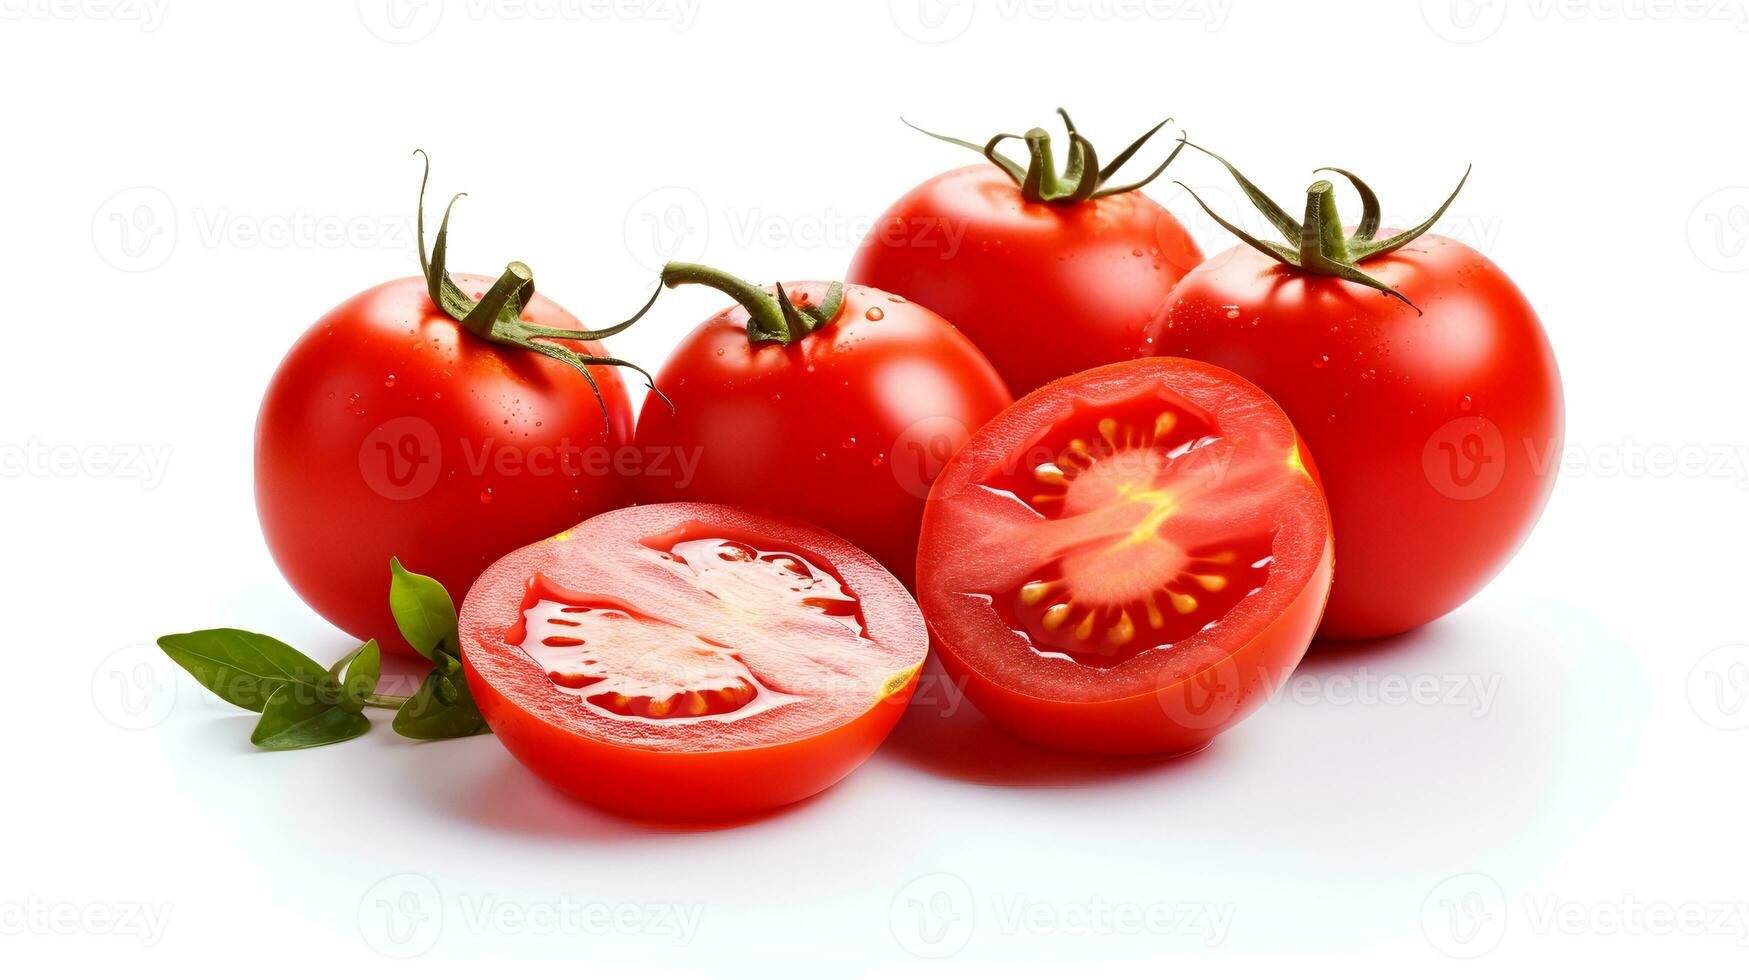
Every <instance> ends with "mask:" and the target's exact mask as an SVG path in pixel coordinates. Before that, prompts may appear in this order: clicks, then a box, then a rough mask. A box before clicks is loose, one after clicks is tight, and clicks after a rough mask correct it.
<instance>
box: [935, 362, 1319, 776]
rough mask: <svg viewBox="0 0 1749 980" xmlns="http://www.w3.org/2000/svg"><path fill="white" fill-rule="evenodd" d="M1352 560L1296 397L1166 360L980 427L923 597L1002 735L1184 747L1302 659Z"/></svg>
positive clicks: (1089, 746) (963, 677)
mask: <svg viewBox="0 0 1749 980" xmlns="http://www.w3.org/2000/svg"><path fill="white" fill-rule="evenodd" d="M1331 550H1332V549H1331V534H1330V521H1329V516H1328V513H1327V511H1326V508H1325V504H1324V498H1323V494H1322V492H1321V491H1320V490H1319V488H1318V485H1317V481H1316V478H1315V477H1314V476H1313V475H1312V473H1311V472H1310V470H1309V468H1308V463H1307V460H1306V457H1305V455H1304V447H1303V446H1302V445H1301V444H1300V442H1299V440H1298V437H1297V436H1296V434H1295V432H1294V429H1293V426H1292V425H1291V424H1290V423H1289V422H1288V419H1287V416H1286V415H1285V414H1284V413H1283V412H1282V411H1281V409H1280V408H1278V407H1277V406H1276V405H1275V403H1274V402H1272V401H1270V400H1269V398H1268V396H1266V395H1264V394H1263V393H1262V392H1261V391H1259V390H1258V389H1257V388H1256V387H1255V386H1253V385H1251V384H1250V383H1249V382H1246V381H1245V380H1243V379H1241V378H1239V377H1238V376H1237V375H1234V374H1232V373H1231V372H1228V371H1226V370H1224V369H1221V368H1217V367H1213V366H1211V365H1207V364H1201V363H1198V362H1195V361H1188V360H1181V359H1177V358H1148V359H1143V360H1137V361H1130V362H1126V363H1122V364H1114V365H1109V366H1107V367H1102V368H1095V369H1093V370H1090V371H1084V372H1082V373H1080V374H1077V375H1072V376H1070V377H1068V378H1064V379H1062V380H1060V381H1057V382H1054V383H1052V384H1050V385H1048V386H1046V387H1044V388H1042V389H1040V390H1038V391H1036V392H1034V393H1033V394H1031V395H1028V396H1027V397H1025V398H1023V399H1021V400H1020V401H1018V402H1016V403H1015V404H1014V405H1013V406H1012V407H1011V408H1009V409H1008V410H1006V411H1004V412H1003V413H1002V414H1001V415H999V416H997V417H996V419H995V420H994V421H992V422H991V423H990V424H989V425H987V426H986V427H985V428H984V429H983V430H981V431H979V432H978V433H977V434H976V435H975V436H974V437H973V438H972V440H971V442H970V443H968V444H967V446H966V448H965V449H964V450H962V451H961V453H960V454H959V456H957V457H956V458H955V459H954V461H953V462H952V463H951V464H950V465H949V466H948V468H947V469H946V470H945V471H944V472H943V473H942V475H941V477H940V479H939V480H938V481H937V482H936V485H935V489H934V491H933V492H932V493H931V495H930V499H929V505H928V508H927V509H926V511H925V514H924V523H923V535H922V544H921V547H920V550H919V557H918V563H919V583H918V589H919V590H918V595H919V598H920V601H921V602H922V604H923V608H924V612H925V614H926V616H927V618H928V621H929V626H930V632H931V635H932V637H933V639H934V640H935V644H936V649H937V650H938V651H939V653H940V655H941V658H942V662H943V664H944V665H945V666H946V667H947V668H948V670H949V672H950V673H951V674H952V675H953V676H954V677H955V678H956V679H957V680H960V681H962V682H964V683H965V685H966V693H967V695H968V697H970V698H971V700H972V702H973V703H974V704H976V705H977V706H978V707H979V708H980V709H981V710H982V711H983V712H984V713H985V714H986V715H988V716H989V717H990V718H991V720H993V721H995V722H996V723H997V724H999V725H1001V726H1002V727H1004V728H1007V729H1008V730H1010V731H1012V732H1013V733H1015V734H1017V735H1020V736H1022V737H1024V738H1027V739H1029V740H1032V741H1035V742H1039V743H1041V744H1044V745H1048V746H1052V747H1057V748H1064V749H1070V750H1075V751H1088V752H1101V753H1114V754H1130V753H1171V752H1183V751H1187V750H1189V749H1193V748H1196V747H1198V746H1201V745H1203V744H1205V743H1206V742H1207V741H1208V740H1209V739H1211V738H1212V737H1214V735H1215V734H1217V733H1218V732H1220V731H1222V730H1224V729H1225V728H1227V727H1229V726H1230V725H1232V724H1234V723H1235V722H1237V721H1238V720H1239V719H1240V718H1241V717H1243V716H1244V715H1245V714H1246V713H1248V712H1249V711H1250V710H1252V709H1253V708H1255V707H1256V706H1257V705H1258V704H1259V703H1261V702H1262V700H1263V699H1264V698H1265V697H1267V695H1268V694H1269V692H1270V691H1271V690H1273V689H1274V687H1275V686H1276V685H1277V684H1279V683H1280V681H1281V680H1282V679H1283V678H1284V677H1285V676H1286V675H1287V673H1288V672H1290V671H1291V670H1292V669H1293V667H1294V665H1295V664H1297V663H1298V662H1299V659H1300V657H1301V655H1302V654H1303V653H1304V652H1305V649H1306V646H1307V645H1308V643H1309V642H1310V640H1311V638H1312V634H1313V632H1314V631H1315V629H1316V627H1317V622H1318V616H1319V613H1320V612H1321V611H1322V609H1323V605H1324V600H1325V598H1326V596H1327V595H1328V592H1329V586H1330V574H1331Z"/></svg>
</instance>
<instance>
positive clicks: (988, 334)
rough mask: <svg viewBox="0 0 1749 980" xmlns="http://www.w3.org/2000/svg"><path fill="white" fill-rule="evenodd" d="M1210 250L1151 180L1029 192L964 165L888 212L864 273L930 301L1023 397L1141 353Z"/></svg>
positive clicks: (867, 248) (993, 171) (874, 233)
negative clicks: (1061, 194) (1165, 304)
mask: <svg viewBox="0 0 1749 980" xmlns="http://www.w3.org/2000/svg"><path fill="white" fill-rule="evenodd" d="M1202 257H1203V256H1202V251H1201V250H1200V249H1198V248H1197V246H1196V243H1195V242H1194V241H1192V240H1191V238H1190V235H1189V234H1188V233H1187V232H1186V231H1185V229H1184V226H1183V225H1181V224H1179V223H1178V219H1176V218H1174V217H1173V216H1172V215H1171V214H1170V213H1169V212H1168V211H1167V210H1166V209H1165V208H1163V207H1161V206H1160V205H1158V204H1156V203H1154V201H1153V200H1152V199H1150V198H1148V197H1147V196H1145V195H1143V194H1142V193H1141V192H1139V191H1131V192H1128V193H1124V194H1114V195H1112V196H1111V197H1105V198H1099V199H1097V200H1091V201H1085V202H1082V203H1080V204H1066V205H1056V204H1029V203H1027V202H1026V200H1025V199H1024V198H1022V197H1021V196H1020V189H1019V187H1018V186H1017V185H1016V184H1015V183H1014V181H1013V180H1011V179H1010V178H1009V177H1008V175H1007V174H1005V173H1003V172H1002V171H1001V170H999V169H997V168H996V167H995V166H992V165H990V164H987V163H984V164H977V165H975V166H970V167H963V168H961V169H958V170H951V171H948V172H947V173H944V174H941V175H940V176H938V177H935V178H933V179H931V180H928V181H925V182H924V183H923V184H921V185H919V186H917V187H916V188H914V189H913V190H911V191H910V192H909V193H907V194H906V195H905V196H904V197H901V198H900V199H899V200H898V201H897V202H896V203H894V204H893V206H892V207H890V208H888V209H887V211H886V213H885V214H883V215H881V217H880V220H878V221H877V222H876V223H875V225H874V228H873V230H871V231H870V233H869V236H868V238H867V240H865V241H864V242H863V244H862V247H861V248H860V249H859V250H858V251H857V253H856V258H855V259H854V261H852V262H851V265H850V278H851V279H852V280H854V281H856V282H865V283H869V284H870V285H873V286H878V287H879V288H881V289H890V290H892V291H893V292H896V293H898V294H899V295H901V296H904V297H906V298H908V299H911V300H913V301H915V302H918V303H922V304H923V305H924V306H927V307H929V308H930V309H932V310H934V311H935V312H937V313H939V314H941V315H942V316H943V317H946V318H947V320H948V321H949V322H950V323H952V324H953V325H954V326H956V327H958V328H959V329H960V330H961V331H962V332H964V333H965V335H966V336H968V337H970V338H972V342H973V343H975V344H977V345H978V348H979V349H980V350H982V351H983V352H984V354H985V355H986V356H988V357H989V358H990V362H991V363H992V364H994V365H996V370H997V371H998V372H999V373H1001V375H1002V377H1003V379H1004V380H1005V381H1007V382H1008V388H1009V390H1010V391H1012V392H1013V393H1014V396H1015V397H1016V398H1018V397H1020V396H1021V395H1024V394H1026V393H1027V392H1029V391H1031V390H1033V389H1034V388H1037V387H1038V386H1039V385H1042V384H1044V383H1045V382H1047V381H1051V380H1054V379H1056V378H1060V377H1063V376H1064V375H1067V374H1073V373H1075V372H1076V371H1081V370H1084V369H1086V368H1090V367H1095V366H1097V365H1100V364H1110V363H1112V362H1113V361H1123V360H1128V359H1130V358H1132V357H1139V356H1141V355H1142V354H1143V353H1144V351H1145V348H1144V346H1143V341H1144V334H1145V330H1146V328H1147V326H1148V321H1149V318H1150V317H1151V316H1152V315H1153V313H1154V311H1155V310H1157V309H1158V308H1159V306H1160V303H1161V302H1162V301H1164V300H1165V298H1166V295H1167V294H1168V293H1169V292H1171V291H1172V287H1173V286H1175V285H1176V284H1177V283H1178V281H1179V279H1180V278H1182V277H1183V276H1184V274H1185V273H1186V272H1188V271H1189V270H1190V269H1192V268H1194V267H1195V266H1196V265H1197V263H1199V262H1201V261H1202Z"/></svg>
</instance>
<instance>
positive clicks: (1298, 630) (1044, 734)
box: [917, 358, 1333, 756]
mask: <svg viewBox="0 0 1749 980" xmlns="http://www.w3.org/2000/svg"><path fill="white" fill-rule="evenodd" d="M1160 378H1166V379H1168V381H1169V385H1170V386H1171V387H1172V388H1173V389H1174V390H1176V391H1179V392H1183V393H1186V394H1189V395H1191V396H1192V397H1191V398H1190V399H1189V400H1190V401H1192V402H1196V403H1199V404H1202V405H1208V404H1213V403H1215V402H1217V401H1219V400H1221V399H1223V398H1230V397H1231V395H1232V393H1233V392H1235V391H1237V392H1239V399H1238V400H1239V401H1240V402H1242V407H1240V408H1239V409H1238V410H1236V411H1232V412H1230V413H1229V416H1230V421H1232V423H1233V425H1234V426H1241V425H1243V426H1247V427H1253V428H1254V429H1256V430H1261V429H1262V427H1263V426H1269V427H1270V430H1271V431H1274V432H1277V433H1279V434H1280V436H1281V442H1283V443H1285V444H1286V445H1288V446H1291V447H1293V448H1294V450H1295V458H1296V459H1297V460H1298V463H1299V468H1298V470H1297V475H1292V474H1290V475H1289V476H1288V477H1287V478H1286V479H1285V480H1284V483H1283V485H1282V486H1281V487H1280V488H1278V491H1277V492H1278V494H1279V499H1280V500H1282V501H1284V503H1283V504H1282V505H1281V510H1280V513H1281V515H1282V516H1283V518H1290V517H1292V516H1293V515H1297V516H1298V518H1299V519H1298V520H1286V521H1285V522H1284V523H1286V524H1287V526H1284V527H1283V528H1281V529H1280V530H1279V531H1278V539H1277V544H1278V553H1277V564H1276V567H1275V570H1274V571H1273V572H1272V573H1271V575H1272V582H1271V584H1270V586H1269V592H1270V596H1269V598H1268V600H1267V602H1264V601H1262V600H1259V602H1258V603H1257V604H1253V605H1249V606H1248V605H1241V606H1238V607H1235V608H1234V609H1233V610H1231V611H1230V612H1229V613H1228V614H1227V615H1226V616H1224V617H1223V618H1222V620H1221V621H1220V622H1219V623H1218V624H1217V625H1215V626H1213V627H1211V628H1210V629H1208V630H1206V631H1204V632H1203V633H1202V634H1199V636H1198V637H1197V638H1196V639H1195V640H1187V641H1184V642H1183V643H1181V644H1179V645H1178V646H1177V647H1175V648H1174V649H1173V650H1172V651H1170V652H1163V651H1153V652H1149V653H1144V654H1142V655H1140V656H1138V657H1136V658H1135V659H1134V660H1132V661H1130V662H1129V663H1126V664H1124V665H1123V666H1122V667H1121V668H1118V670H1122V671H1132V670H1134V673H1132V674H1130V675H1129V676H1128V677H1126V678H1125V679H1124V680H1123V681H1121V682H1116V683H1115V684H1107V686H1108V687H1112V686H1115V687H1116V688H1118V689H1116V690H1104V691H1100V692H1098V693H1097V694H1093V695H1090V694H1089V693H1088V692H1087V691H1086V690H1083V689H1080V686H1081V684H1083V683H1090V682H1087V681H1086V678H1087V677H1088V676H1089V673H1088V672H1091V671H1095V668H1090V667H1083V666H1079V665H1070V664H1067V663H1064V662H1062V661H1059V660H1050V661H1047V660H1045V659H1044V658H1042V657H1039V656H1038V655H1037V654H1036V653H1034V652H1032V651H1031V650H1029V649H1025V648H1023V646H1022V644H1023V643H1024V641H1017V640H1016V639H1015V638H1014V637H1013V636H1012V634H1011V631H1010V630H1009V628H1008V627H1007V626H1006V625H1005V624H1002V623H1001V622H1000V621H999V620H997V619H996V617H995V616H994V615H993V614H991V613H990V612H989V608H988V601H987V600H984V599H980V598H979V597H976V596H975V595H972V594H969V592H968V590H967V589H966V588H965V584H966V582H965V581H964V580H963V579H962V578H961V576H960V575H959V572H960V570H961V569H963V567H964V564H965V562H967V561H968V560H971V561H977V560H978V559H977V558H976V557H975V555H976V552H977V546H976V543H975V542H974V541H972V540H969V539H968V536H971V537H975V536H978V535H981V534H983V533H985V528H986V527H988V526H991V525H994V524H995V523H996V522H997V519H996V518H995V517H994V516H993V515H992V516H991V517H990V518H989V519H988V520H986V521H984V522H982V523H979V524H972V523H968V522H963V521H960V522H955V521H953V520H951V519H950V518H949V516H948V503H947V502H948V501H949V499H950V498H953V497H955V496H956V495H958V494H960V493H962V492H964V491H965V490H967V489H968V488H969V487H971V486H972V485H973V484H975V483H977V482H978V481H979V478H980V474H981V473H983V472H984V471H986V470H989V469H991V468H992V467H997V468H1000V469H1007V468H1009V465H1010V464H1008V463H1006V462H1003V461H1004V460H1005V459H1007V458H1009V456H1010V454H1013V453H1017V452H1021V451H1024V449H1025V447H1026V440H1027V439H1029V438H1030V437H1032V436H1034V435H1035V434H1036V433H1037V432H1038V431H1039V430H1040V429H1044V428H1048V427H1049V426H1050V425H1052V424H1054V423H1055V422H1056V421H1057V420H1059V419H1062V418H1065V417H1070V416H1076V415H1080V416H1085V417H1087V418H1089V419H1090V420H1091V419H1092V418H1096V417H1097V415H1098V413H1099V412H1100V411H1101V406H1102V405H1104V404H1108V403H1109V402H1110V400H1111V399H1112V398H1113V397H1121V396H1122V395H1124V394H1126V393H1129V392H1133V391H1136V390H1138V389H1140V388H1142V387H1143V386H1144V385H1146V384H1151V383H1155V381H1156V379H1160ZM1255 418H1261V419H1262V421H1261V422H1257V421H1250V419H1255ZM1241 462H1242V461H1235V466H1236V467H1237V466H1238V465H1240V463H1241ZM1332 541H1333V539H1332V535H1331V521H1330V515H1329V512H1328V510H1327V509H1326V507H1325V503H1324V498H1323V495H1322V493H1321V492H1320V489H1319V476H1318V469H1317V468H1316V467H1314V466H1313V465H1312V461H1311V459H1310V458H1308V457H1306V456H1305V445H1304V443H1303V442H1302V441H1301V440H1300V439H1299V438H1298V437H1297V436H1296V435H1295V434H1294V431H1293V426H1292V424H1291V423H1290V422H1289V421H1288V420H1287V418H1286V416H1285V415H1284V414H1283V413H1282V412H1281V410H1280V409H1279V408H1277V407H1276V406H1275V405H1274V404H1273V403H1272V402H1270V401H1269V399H1268V398H1267V397H1264V396H1263V395H1261V394H1260V393H1258V392H1257V390H1256V389H1255V388H1254V387H1252V386H1251V385H1250V384H1248V383H1247V382H1246V381H1245V380H1244V379H1242V378H1239V377H1238V376H1237V375H1234V374H1232V373H1231V372H1228V371H1226V370H1224V369H1222V368H1219V367H1215V366H1212V365H1208V364H1203V363H1200V362H1195V361H1185V360H1181V359H1178V358H1147V359H1143V360H1135V361H1131V362H1128V363H1124V364H1112V365H1107V366H1104V367H1101V368H1095V369H1091V370H1088V371H1084V372H1082V373H1080V374H1077V375H1073V376H1071V377H1069V378H1065V379H1062V380H1059V381H1057V382H1055V383H1053V384H1051V385H1048V386H1046V387H1045V388H1042V389H1040V390H1038V391H1035V392H1033V393H1032V394H1030V395H1028V396H1026V397H1023V398H1021V399H1019V400H1017V401H1016V402H1015V403H1014V405H1013V406H1012V407H1011V408H1010V409H1008V410H1007V411H1005V412H1003V413H1002V414H1001V415H1000V416H998V417H997V418H996V420H994V421H993V422H991V423H990V425H989V426H987V427H986V428H985V429H984V431H982V432H980V433H979V434H978V437H977V438H976V439H975V440H974V441H973V442H972V444H970V445H969V446H967V448H966V449H965V450H964V451H962V452H961V453H960V455H959V456H958V457H956V458H955V460H954V462H953V464H952V465H950V466H949V467H948V469H947V470H946V471H945V472H944V473H942V475H941V478H940V479H939V480H938V481H937V482H936V485H935V489H934V491H933V492H932V493H931V494H930V503H929V510H928V513H927V514H926V515H925V517H924V525H923V537H922V542H921V544H920V546H919V567H920V571H921V575H920V577H919V582H918V589H917V594H918V599H919V601H920V603H921V604H922V606H923V610H924V615H925V617H926V618H927V620H928V623H929V633H930V638H931V640H932V641H933V642H932V646H931V649H932V650H933V651H935V653H936V655H937V656H938V657H940V658H941V663H942V666H943V667H944V668H946V670H947V672H948V675H949V676H950V677H952V678H953V679H954V682H955V683H956V684H958V685H960V686H961V687H962V689H963V690H964V691H965V693H966V697H967V698H968V699H969V700H970V701H971V702H972V703H973V704H974V705H976V706H977V707H978V710H980V711H982V712H983V713H984V715H985V716H986V717H988V718H989V719H990V720H991V721H992V722H994V723H996V725H997V726H999V727H1001V728H1002V729H1004V730H1006V731H1008V732H1009V733H1011V734H1013V735H1016V736H1018V737H1020V738H1023V739H1025V740H1027V741H1029V742H1033V743H1036V744H1038V745H1043V746H1046V747H1048V748H1053V749H1059V750H1063V751H1069V752H1082V753H1091V754H1099V755H1168V756H1170V755H1182V754H1185V753H1188V752H1194V751H1196V750H1197V749H1200V748H1202V747H1203V746H1205V745H1207V744H1208V743H1209V741H1210V740H1212V739H1213V738H1214V737H1215V736H1216V735H1218V734H1220V733H1221V732H1223V731H1226V730H1227V729H1229V728H1231V727H1232V726H1234V725H1236V724H1238V723H1239V722H1240V721H1242V720H1243V719H1244V718H1245V717H1246V716H1248V715H1250V714H1251V713H1252V712H1253V711H1255V710H1257V709H1258V708H1259V707H1261V706H1262V705H1263V704H1264V703H1266V702H1267V700H1268V698H1269V696H1270V694H1271V693H1272V692H1273V691H1274V690H1275V689H1276V688H1277V687H1278V686H1279V685H1280V684H1281V683H1282V682H1283V681H1284V680H1285V679H1286V678H1287V677H1288V675H1289V674H1291V673H1292V672H1293V670H1294V668H1295V667H1296V666H1297V665H1298V664H1299V662H1300V659H1301V658H1302V657H1303V656H1304V655H1305V652H1306V649H1307V647H1308V646H1309V645H1310V643H1311V641H1312V636H1313V634H1314V633H1315V632H1316V631H1317V628H1318V621H1319V617H1320V615H1321V613H1322V612H1323V609H1324V603H1325V600H1326V598H1327V597H1328V596H1329V594H1330V582H1331V569H1332ZM968 556H974V557H971V558H968ZM1248 601H1249V600H1248ZM992 655H995V656H1000V657H1005V658H1015V657H1018V658H1021V660H1022V662H1023V663H1022V667H1023V671H1022V673H1020V674H1019V675H1017V676H1024V677H1025V678H1026V682H1027V683H1026V684H1025V685H1024V688H1023V685H1020V684H1016V683H1012V682H1004V680H1003V679H1001V678H996V677H991V676H987V674H988V673H993V671H981V670H980V669H978V667H977V666H976V665H977V663H979V662H981V661H984V660H987V659H988V658H990V657H991V656H992ZM1010 662H1012V661H1010ZM1112 673H1113V674H1114V675H1115V674H1116V673H1117V671H1115V670H1114V671H1113V672H1112ZM1100 682H1104V678H1101V681H1100Z"/></svg>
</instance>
